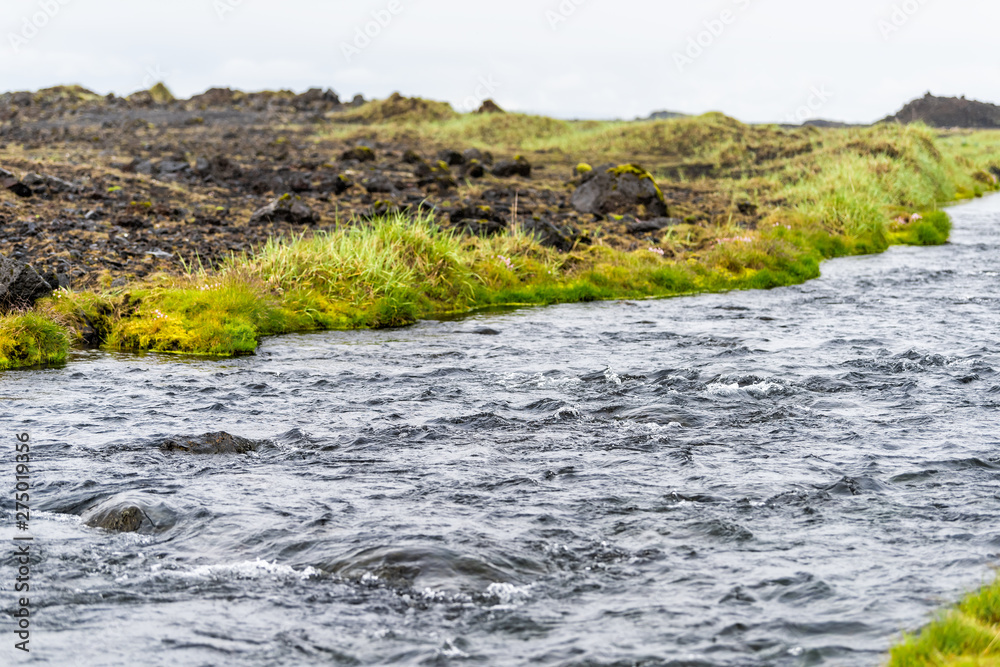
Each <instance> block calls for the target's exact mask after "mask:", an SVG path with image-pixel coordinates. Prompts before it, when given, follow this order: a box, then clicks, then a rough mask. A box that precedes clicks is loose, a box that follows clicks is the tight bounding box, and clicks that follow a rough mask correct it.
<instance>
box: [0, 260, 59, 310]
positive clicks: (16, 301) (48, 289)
mask: <svg viewBox="0 0 1000 667" xmlns="http://www.w3.org/2000/svg"><path fill="white" fill-rule="evenodd" d="M52 289H53V288H52V285H50V284H49V283H48V282H46V281H45V279H44V278H42V277H41V276H40V275H38V272H37V271H35V269H33V268H32V267H31V266H30V265H28V264H25V263H24V262H20V261H18V260H16V259H11V258H9V257H4V256H3V255H0V309H2V310H10V309H12V308H30V307H31V306H32V305H34V303H35V301H37V300H38V299H41V298H42V297H44V296H48V295H49V294H51V293H52Z"/></svg>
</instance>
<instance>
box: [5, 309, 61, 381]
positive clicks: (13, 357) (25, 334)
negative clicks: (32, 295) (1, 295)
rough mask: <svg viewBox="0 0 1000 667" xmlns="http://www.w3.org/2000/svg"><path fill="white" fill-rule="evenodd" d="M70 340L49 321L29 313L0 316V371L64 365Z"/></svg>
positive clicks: (58, 327)
mask: <svg viewBox="0 0 1000 667" xmlns="http://www.w3.org/2000/svg"><path fill="white" fill-rule="evenodd" d="M68 351H69V338H68V337H67V336H66V332H65V330H64V329H63V328H62V327H61V326H59V325H58V324H56V323H55V322H53V321H52V320H51V319H49V318H47V317H44V316H42V315H40V314H38V313H34V312H28V313H21V314H12V315H0V370H7V369H10V368H24V367H28V366H40V365H43V364H59V363H62V362H64V361H66V355H67V353H68Z"/></svg>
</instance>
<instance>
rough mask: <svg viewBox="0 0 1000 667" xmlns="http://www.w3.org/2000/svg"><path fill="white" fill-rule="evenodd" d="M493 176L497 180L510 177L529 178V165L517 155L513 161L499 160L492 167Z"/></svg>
mask: <svg viewBox="0 0 1000 667" xmlns="http://www.w3.org/2000/svg"><path fill="white" fill-rule="evenodd" d="M493 175H494V176H496V177H498V178H510V177H511V176H523V177H524V178H530V177H531V163H530V162H528V161H527V160H525V159H524V158H523V157H521V156H520V155H518V156H517V157H515V158H514V159H513V160H500V162H497V164H496V166H495V167H493Z"/></svg>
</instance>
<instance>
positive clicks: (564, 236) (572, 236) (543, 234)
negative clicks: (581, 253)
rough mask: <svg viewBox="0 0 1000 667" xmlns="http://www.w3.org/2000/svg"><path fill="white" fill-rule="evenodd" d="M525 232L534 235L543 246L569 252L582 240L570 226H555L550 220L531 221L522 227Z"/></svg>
mask: <svg viewBox="0 0 1000 667" xmlns="http://www.w3.org/2000/svg"><path fill="white" fill-rule="evenodd" d="M522 226H523V227H524V229H525V231H527V232H529V233H531V234H532V235H534V237H535V238H537V239H538V242H539V243H541V244H542V245H545V246H549V247H550V248H555V249H556V250H561V251H563V252H569V251H570V250H572V249H573V246H575V245H576V242H577V240H579V239H580V234H579V232H577V231H576V230H575V229H573V228H572V227H569V226H559V225H555V224H553V223H552V222H549V221H548V220H545V219H542V220H529V221H528V222H525V223H523V225H522Z"/></svg>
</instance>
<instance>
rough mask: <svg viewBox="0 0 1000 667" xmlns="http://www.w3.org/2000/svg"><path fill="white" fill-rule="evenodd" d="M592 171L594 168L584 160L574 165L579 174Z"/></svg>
mask: <svg viewBox="0 0 1000 667" xmlns="http://www.w3.org/2000/svg"><path fill="white" fill-rule="evenodd" d="M592 171H594V168H593V167H591V166H590V165H589V164H587V163H586V162H581V163H580V164H578V165H576V173H577V174H581V175H582V174H589V173H590V172H592Z"/></svg>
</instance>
